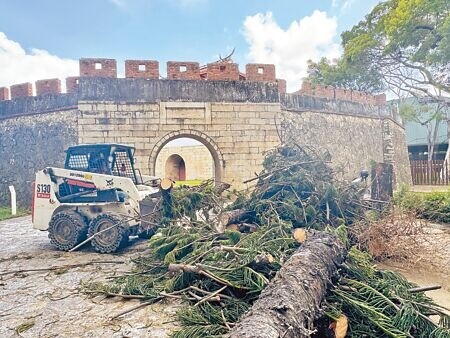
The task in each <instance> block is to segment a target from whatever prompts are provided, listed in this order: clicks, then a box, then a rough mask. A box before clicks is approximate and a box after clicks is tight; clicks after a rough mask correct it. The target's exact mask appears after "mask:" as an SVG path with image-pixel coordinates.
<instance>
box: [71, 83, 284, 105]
mask: <svg viewBox="0 0 450 338" xmlns="http://www.w3.org/2000/svg"><path fill="white" fill-rule="evenodd" d="M79 90H80V99H81V100H116V101H137V100H142V101H147V102H159V101H173V100H184V101H198V102H221V101H225V102H278V88H277V85H276V84H273V83H262V82H244V81H242V82H236V81H200V80H199V81H195V80H184V81H178V80H146V79H105V78H91V79H84V78H81V79H80V83H79Z"/></svg>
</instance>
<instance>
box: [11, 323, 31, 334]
mask: <svg viewBox="0 0 450 338" xmlns="http://www.w3.org/2000/svg"><path fill="white" fill-rule="evenodd" d="M34 324H35V322H34V320H29V321H27V322H25V323H22V324H20V325H19V326H17V327H16V328H15V329H14V330H15V331H16V333H17V334H18V335H20V334H21V333H23V332H25V331H28V330H29V329H31V328H32V327H33V326H34Z"/></svg>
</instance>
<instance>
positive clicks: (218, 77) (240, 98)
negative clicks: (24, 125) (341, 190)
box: [0, 58, 399, 121]
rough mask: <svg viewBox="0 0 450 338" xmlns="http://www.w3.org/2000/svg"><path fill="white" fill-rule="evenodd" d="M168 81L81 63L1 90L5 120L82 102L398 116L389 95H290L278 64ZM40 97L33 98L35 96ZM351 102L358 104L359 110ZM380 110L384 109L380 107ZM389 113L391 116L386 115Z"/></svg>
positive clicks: (142, 68)
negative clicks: (262, 106)
mask: <svg viewBox="0 0 450 338" xmlns="http://www.w3.org/2000/svg"><path fill="white" fill-rule="evenodd" d="M165 75H166V76H165V77H164V76H162V75H161V73H160V70H159V62H158V61H156V60H126V61H125V78H118V77H117V61H116V60H114V59H105V58H83V59H80V60H79V74H78V76H71V77H67V78H66V79H65V84H66V93H67V94H63V93H62V91H61V80H60V79H56V78H54V79H44V80H38V81H36V82H35V84H34V86H35V90H34V91H33V84H32V83H22V84H17V85H13V86H11V87H10V88H7V87H1V88H0V118H2V117H3V118H4V117H8V116H15V115H23V114H34V113H41V112H47V111H52V110H54V109H59V108H62V107H64V106H66V105H67V106H69V107H72V106H73V105H74V104H75V103H76V102H77V100H81V101H82V100H122V101H130V100H131V101H133V100H137V101H148V102H157V101H164V100H168V101H170V100H174V101H183V100H187V101H211V102H217V101H223V102H245V101H247V102H280V103H281V104H282V105H283V106H285V107H286V108H288V109H291V108H295V109H297V110H298V109H300V110H301V109H303V108H308V109H312V110H321V111H330V112H335V113H339V112H340V111H348V112H349V111H351V112H354V113H355V114H357V115H366V116H367V115H370V116H375V117H380V116H386V115H387V116H391V117H393V118H394V119H395V120H397V121H398V120H399V119H398V118H397V117H396V116H393V115H392V113H391V111H390V109H388V108H387V107H385V103H386V96H385V95H384V94H382V95H371V94H368V93H364V92H360V91H353V90H345V89H342V88H334V87H331V86H318V85H312V84H311V83H308V82H303V84H302V88H301V89H300V90H299V91H297V92H295V93H292V94H286V81H285V80H283V79H278V78H277V76H276V67H275V65H273V64H264V63H249V64H247V65H246V66H245V72H241V71H240V70H239V65H238V64H236V63H233V62H232V61H231V60H228V59H227V60H224V59H221V60H220V61H218V62H213V63H209V64H206V65H203V66H201V65H200V63H199V62H192V61H168V62H167V67H166V74H165ZM34 92H35V93H36V96H33V93H34ZM350 103H355V104H354V105H352V104H350ZM377 107H379V108H377ZM386 111H387V113H386Z"/></svg>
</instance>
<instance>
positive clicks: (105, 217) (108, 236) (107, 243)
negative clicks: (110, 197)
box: [88, 212, 128, 253]
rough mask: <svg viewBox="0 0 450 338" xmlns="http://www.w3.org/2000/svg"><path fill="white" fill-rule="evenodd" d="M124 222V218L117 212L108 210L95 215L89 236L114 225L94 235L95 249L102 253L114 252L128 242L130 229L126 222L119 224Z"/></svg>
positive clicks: (90, 224)
mask: <svg viewBox="0 0 450 338" xmlns="http://www.w3.org/2000/svg"><path fill="white" fill-rule="evenodd" d="M121 222H123V218H122V217H121V216H119V215H117V214H114V213H111V212H106V213H103V214H101V215H99V216H97V217H95V218H94V219H93V220H92V221H91V222H90V223H89V232H88V237H91V236H93V235H94V234H95V233H97V232H99V231H102V230H104V229H107V228H109V227H113V228H111V229H110V230H108V231H105V232H104V233H101V234H100V235H98V236H96V237H94V238H93V239H92V240H91V245H92V246H93V247H94V249H95V250H96V251H98V252H101V253H112V252H115V251H117V250H118V249H119V248H121V247H123V246H125V245H126V244H127V243H128V231H127V229H126V224H125V223H123V224H119V225H116V224H118V223H121Z"/></svg>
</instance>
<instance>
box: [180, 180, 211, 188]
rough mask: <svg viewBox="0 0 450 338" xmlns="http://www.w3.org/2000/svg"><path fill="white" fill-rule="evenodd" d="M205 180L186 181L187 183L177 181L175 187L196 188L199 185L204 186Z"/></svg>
mask: <svg viewBox="0 0 450 338" xmlns="http://www.w3.org/2000/svg"><path fill="white" fill-rule="evenodd" d="M203 182H204V181H203V180H186V181H176V182H175V184H174V185H175V187H182V186H188V187H195V186H197V185H200V184H202V183H203Z"/></svg>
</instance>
